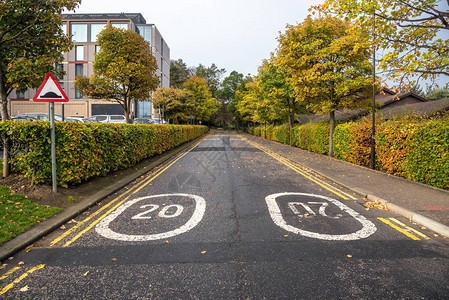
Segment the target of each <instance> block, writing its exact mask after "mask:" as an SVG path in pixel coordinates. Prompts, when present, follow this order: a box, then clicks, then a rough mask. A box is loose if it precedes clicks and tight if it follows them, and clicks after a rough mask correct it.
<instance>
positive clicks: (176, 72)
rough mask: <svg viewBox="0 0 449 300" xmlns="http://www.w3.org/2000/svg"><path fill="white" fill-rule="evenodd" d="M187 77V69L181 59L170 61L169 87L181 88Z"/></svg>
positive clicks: (188, 75)
mask: <svg viewBox="0 0 449 300" xmlns="http://www.w3.org/2000/svg"><path fill="white" fill-rule="evenodd" d="M189 77H190V74H189V68H187V64H186V63H185V62H183V61H182V59H178V60H172V61H170V87H174V88H178V89H180V88H182V85H183V84H184V82H186V80H187V79H188V78H189Z"/></svg>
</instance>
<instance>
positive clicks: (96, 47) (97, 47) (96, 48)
mask: <svg viewBox="0 0 449 300" xmlns="http://www.w3.org/2000/svg"><path fill="white" fill-rule="evenodd" d="M99 51H100V46H98V45H95V53H98V52H99Z"/></svg>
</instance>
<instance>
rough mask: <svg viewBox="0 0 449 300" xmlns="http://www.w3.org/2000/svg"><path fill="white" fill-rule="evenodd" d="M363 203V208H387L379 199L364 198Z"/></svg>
mask: <svg viewBox="0 0 449 300" xmlns="http://www.w3.org/2000/svg"><path fill="white" fill-rule="evenodd" d="M363 205H365V206H366V209H365V210H370V208H376V209H381V210H387V211H388V210H389V209H388V207H387V206H386V205H385V204H383V203H382V202H380V201H367V200H365V203H364V204H363Z"/></svg>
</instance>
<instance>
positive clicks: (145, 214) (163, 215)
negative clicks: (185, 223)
mask: <svg viewBox="0 0 449 300" xmlns="http://www.w3.org/2000/svg"><path fill="white" fill-rule="evenodd" d="M147 207H151V208H150V209H149V210H146V211H144V212H141V213H138V214H137V215H135V216H134V217H132V218H131V219H133V220H145V219H151V216H150V215H149V214H151V213H152V212H153V211H155V210H157V209H158V208H159V207H160V206H159V205H157V204H147V205H142V206H141V207H140V208H147ZM172 207H174V208H175V209H176V210H175V212H174V213H172V214H168V213H167V212H168V210H170V209H171V208H172ZM183 210H184V207H183V206H182V205H178V204H173V205H168V206H164V207H163V208H162V209H161V211H160V212H159V213H158V214H157V215H158V217H159V218H176V217H178V216H179V215H180V214H181V213H182V211H183Z"/></svg>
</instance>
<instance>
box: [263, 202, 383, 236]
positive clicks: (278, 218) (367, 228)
mask: <svg viewBox="0 0 449 300" xmlns="http://www.w3.org/2000/svg"><path fill="white" fill-rule="evenodd" d="M285 196H299V197H301V198H307V199H309V198H318V199H319V200H321V201H319V202H318V201H316V202H315V201H311V202H306V203H305V202H300V201H298V202H288V203H287V206H288V207H289V208H290V209H291V210H292V211H293V213H294V214H295V215H298V217H300V218H305V217H314V216H317V214H316V213H315V211H314V210H313V209H312V208H311V207H310V206H311V205H320V207H319V209H318V213H319V214H320V215H321V216H322V217H326V218H328V219H330V220H337V219H340V218H341V217H342V216H343V214H336V215H335V216H329V215H327V214H326V208H327V207H328V206H329V204H333V205H334V206H336V207H337V208H339V209H340V210H341V211H342V213H345V214H347V215H349V216H350V217H352V218H354V219H355V220H356V221H357V222H358V223H360V224H361V225H362V228H361V229H360V230H358V231H356V232H352V233H348V234H325V233H319V232H313V231H308V230H305V229H303V228H298V227H295V226H292V225H289V224H288V223H287V221H286V220H285V219H284V217H283V215H282V212H281V208H280V206H279V204H278V203H277V198H280V197H285ZM323 200H324V201H323ZM265 201H266V203H267V206H268V211H269V213H270V216H271V219H272V220H273V222H274V223H275V224H276V225H278V226H279V227H281V228H283V229H284V230H287V231H289V232H292V233H295V234H299V235H302V236H305V237H310V238H315V239H322V240H331V241H352V240H359V239H363V238H367V237H369V236H371V235H372V234H374V233H375V232H376V230H377V228H376V226H375V225H374V223H373V222H371V221H370V220H368V219H366V218H365V217H364V216H362V215H361V214H359V213H358V212H356V211H355V210H353V209H352V208H349V207H348V206H346V205H344V204H343V203H341V202H340V201H337V200H335V199H332V198H329V197H326V196H321V195H314V194H305V193H279V194H273V195H269V196H267V197H266V198H265ZM299 206H301V207H303V208H304V209H305V210H306V211H307V212H306V213H305V214H301V212H300V211H299V210H298V208H297V207H299ZM327 222H336V221H327ZM301 224H302V223H301ZM296 226H298V225H296Z"/></svg>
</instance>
